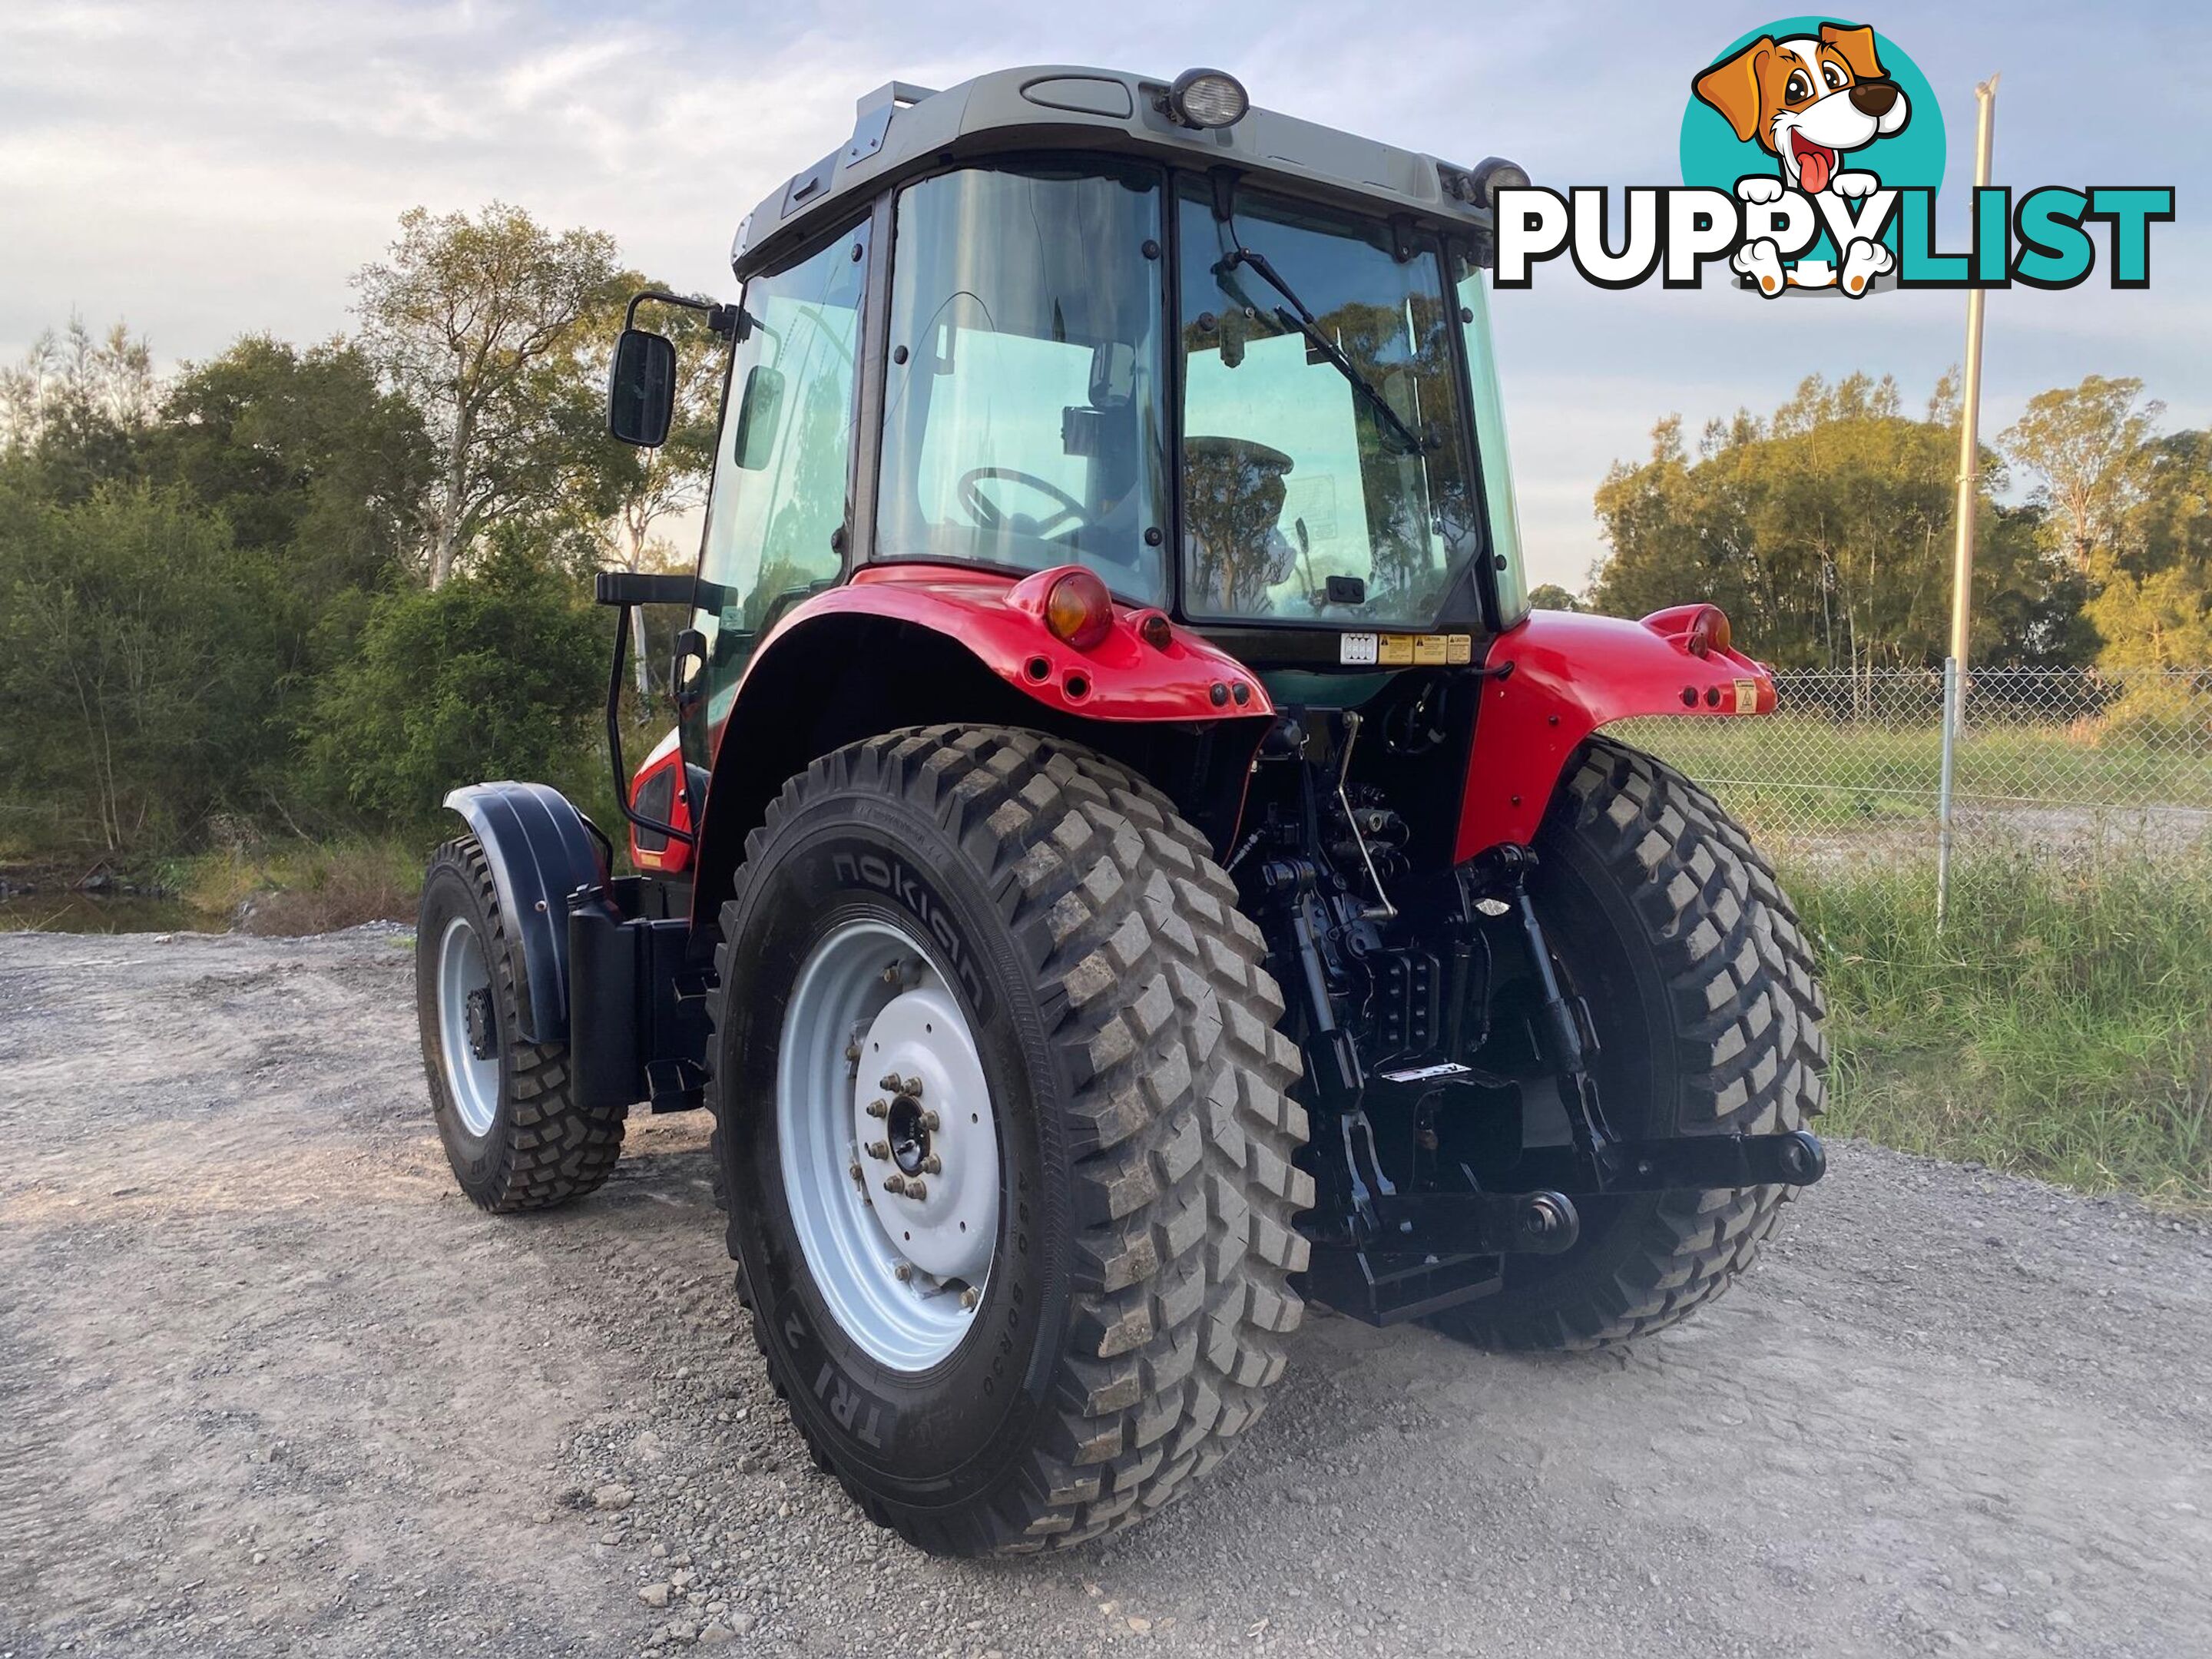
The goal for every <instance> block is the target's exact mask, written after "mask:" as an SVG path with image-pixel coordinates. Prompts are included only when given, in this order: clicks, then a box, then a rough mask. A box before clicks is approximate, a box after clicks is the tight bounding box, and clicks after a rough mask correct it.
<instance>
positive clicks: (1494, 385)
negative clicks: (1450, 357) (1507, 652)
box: [1452, 248, 1528, 627]
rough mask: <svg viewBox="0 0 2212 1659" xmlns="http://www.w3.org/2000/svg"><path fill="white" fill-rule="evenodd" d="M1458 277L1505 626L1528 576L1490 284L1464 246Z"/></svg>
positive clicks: (1520, 611)
mask: <svg viewBox="0 0 2212 1659" xmlns="http://www.w3.org/2000/svg"><path fill="white" fill-rule="evenodd" d="M1452 261H1453V265H1452V268H1453V270H1454V272H1455V275H1456V276H1457V277H1458V289H1459V306H1460V311H1459V314H1460V321H1461V324H1462V327H1461V330H1460V332H1461V334H1462V337H1464V338H1465V339H1466V341H1467V368H1468V377H1469V378H1470V379H1471V380H1473V381H1474V442H1475V453H1476V454H1478V455H1479V456H1480V457H1481V462H1482V501H1483V506H1484V507H1485V508H1486V510H1487V512H1488V513H1489V518H1490V550H1491V553H1492V561H1491V563H1492V568H1493V569H1494V570H1495V571H1496V573H1497V575H1496V580H1497V583H1498V625H1499V626H1500V627H1510V626H1512V624H1513V623H1516V622H1518V621H1520V620H1521V618H1522V617H1525V616H1527V615H1528V573H1527V570H1526V568H1524V567H1523V566H1522V562H1521V513H1520V509H1519V508H1518V507H1516V506H1515V505H1514V500H1513V468H1512V467H1511V465H1510V464H1508V462H1507V460H1506V452H1505V409H1504V404H1501V403H1500V402H1499V401H1498V363H1497V360H1496V359H1495V358H1494V357H1493V356H1492V355H1491V349H1490V289H1489V286H1488V283H1487V282H1486V278H1485V277H1484V276H1483V273H1482V271H1481V270H1480V268H1478V267H1477V266H1476V264H1474V261H1473V260H1471V259H1469V258H1468V257H1467V254H1466V251H1465V250H1464V249H1461V248H1455V249H1454V250H1453V251H1452Z"/></svg>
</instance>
